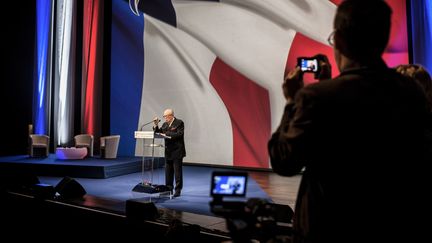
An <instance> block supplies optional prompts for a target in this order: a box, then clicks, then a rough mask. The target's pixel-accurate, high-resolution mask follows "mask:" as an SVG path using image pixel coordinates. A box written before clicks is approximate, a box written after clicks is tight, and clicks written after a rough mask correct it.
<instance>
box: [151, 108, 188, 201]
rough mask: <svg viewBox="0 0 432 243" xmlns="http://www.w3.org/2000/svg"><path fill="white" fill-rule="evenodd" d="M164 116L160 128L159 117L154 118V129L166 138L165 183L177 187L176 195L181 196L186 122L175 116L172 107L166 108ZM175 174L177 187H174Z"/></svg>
mask: <svg viewBox="0 0 432 243" xmlns="http://www.w3.org/2000/svg"><path fill="white" fill-rule="evenodd" d="M163 117H164V118H165V122H164V123H163V124H162V127H160V128H159V126H158V124H159V118H157V117H155V118H154V119H153V121H154V126H153V130H154V131H155V132H156V133H161V135H162V136H164V137H166V139H165V185H166V186H168V187H169V188H170V190H171V191H172V190H173V189H175V193H174V197H179V196H180V194H181V190H182V188H183V168H182V166H183V158H184V157H185V156H186V149H185V142H184V123H183V121H182V120H180V119H178V118H176V117H174V111H173V110H172V109H166V110H165V111H164V114H163ZM174 176H175V188H174V187H173V182H174Z"/></svg>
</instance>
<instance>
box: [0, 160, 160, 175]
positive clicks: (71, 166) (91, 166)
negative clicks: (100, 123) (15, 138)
mask: <svg viewBox="0 0 432 243" xmlns="http://www.w3.org/2000/svg"><path fill="white" fill-rule="evenodd" d="M147 159H148V158H146V160H147ZM163 163H164V161H163V158H155V162H154V166H155V168H159V167H161V166H163ZM0 169H1V170H13V171H20V172H31V173H34V174H36V175H47V176H59V177H60V176H70V177H80V178H98V179H102V178H110V177H115V176H120V175H127V174H130V173H135V172H140V171H141V170H142V158H141V157H118V158H116V159H101V158H99V157H90V158H84V159H67V160H64V159H58V158H57V157H56V155H55V154H49V156H48V157H30V156H28V155H17V156H6V157H0Z"/></svg>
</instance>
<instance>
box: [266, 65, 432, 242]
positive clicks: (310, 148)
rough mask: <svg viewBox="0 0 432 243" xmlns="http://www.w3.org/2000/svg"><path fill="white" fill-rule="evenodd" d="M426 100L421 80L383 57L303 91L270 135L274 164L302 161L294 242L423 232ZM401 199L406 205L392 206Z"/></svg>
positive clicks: (294, 169)
mask: <svg viewBox="0 0 432 243" xmlns="http://www.w3.org/2000/svg"><path fill="white" fill-rule="evenodd" d="M426 104H427V103H426V98H425V95H424V93H423V92H422V90H421V87H419V86H418V85H417V83H415V82H414V81H413V80H412V79H409V78H406V77H403V76H401V75H399V74H398V73H396V72H395V71H393V70H391V69H388V68H387V67H386V66H385V64H384V63H381V64H380V65H377V66H374V67H371V68H361V69H356V70H350V71H346V72H343V73H341V74H340V76H339V77H337V78H335V79H333V80H327V81H322V82H319V83H316V84H313V85H309V86H306V87H304V88H303V89H301V90H300V91H299V92H298V94H297V95H296V99H295V103H294V104H289V105H287V106H286V108H285V112H284V115H283V119H282V121H281V124H280V126H279V128H278V129H277V131H276V132H275V133H274V134H273V135H272V137H271V140H270V141H269V143H268V149H269V155H270V159H271V165H272V167H273V170H274V171H275V172H277V173H279V174H281V175H285V176H293V175H295V174H298V173H300V172H301V171H302V169H304V171H303V176H302V180H301V184H300V188H299V191H298V197H297V201H296V209H295V218H294V228H295V231H294V232H295V237H294V238H295V240H294V242H353V241H354V240H355V241H356V242H370V240H371V239H372V238H373V239H375V240H384V241H388V240H389V239H392V237H395V236H397V237H401V238H398V239H404V237H411V236H412V235H418V234H419V232H417V233H414V232H415V231H419V230H415V228H418V229H420V228H421V226H420V225H421V224H419V222H417V221H416V219H417V217H420V215H422V211H421V210H420V208H421V207H420V205H421V204H422V202H421V200H425V199H424V197H423V196H424V195H426V193H425V191H422V190H427V189H426V188H425V185H430V183H429V182H426V178H427V177H430V176H425V175H424V174H423V173H425V171H429V170H427V169H425V166H426V165H427V162H430V160H431V158H427V157H425V154H424V150H423V148H424V147H425V146H424V144H423V141H424V134H425V127H426V126H427V124H426V116H427V114H428V112H427V108H426V107H427V105H426ZM426 161H427V162H426ZM421 198H423V199H421ZM423 203H424V202H423ZM397 205H400V207H402V208H403V209H402V210H401V211H402V212H399V213H398V212H395V210H394V208H392V206H396V207H397ZM401 222H405V223H404V227H402V228H401V226H400V223H401ZM383 225H386V226H385V227H384V226H383ZM384 228H386V229H384ZM398 228H400V230H398ZM357 240H358V241H357ZM361 240H364V241H361ZM384 241H383V242H384ZM410 241H411V242H414V241H412V240H410Z"/></svg>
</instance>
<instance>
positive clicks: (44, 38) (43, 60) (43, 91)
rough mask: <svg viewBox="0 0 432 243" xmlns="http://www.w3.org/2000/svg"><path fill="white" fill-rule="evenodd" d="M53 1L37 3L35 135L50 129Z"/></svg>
mask: <svg viewBox="0 0 432 243" xmlns="http://www.w3.org/2000/svg"><path fill="white" fill-rule="evenodd" d="M50 21H51V0H37V3H36V52H37V53H36V64H37V66H36V68H37V70H36V73H37V75H36V89H35V91H34V92H35V97H36V99H35V102H34V104H33V109H34V114H35V116H34V119H35V120H34V122H35V126H34V127H35V133H37V134H47V127H48V112H49V110H48V108H49V106H48V99H49V96H48V94H49V90H48V78H49V77H48V75H49V73H48V70H49V68H48V60H49V56H48V53H49V52H48V51H49V40H50Z"/></svg>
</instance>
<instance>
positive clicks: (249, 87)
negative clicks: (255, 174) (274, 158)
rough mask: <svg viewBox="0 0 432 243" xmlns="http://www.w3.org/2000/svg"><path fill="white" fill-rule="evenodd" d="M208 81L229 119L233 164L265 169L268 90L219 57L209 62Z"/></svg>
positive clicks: (269, 124)
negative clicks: (210, 66)
mask: <svg viewBox="0 0 432 243" xmlns="http://www.w3.org/2000/svg"><path fill="white" fill-rule="evenodd" d="M210 82H211V84H212V85H213V87H214V88H215V89H216V91H217V92H218V94H219V96H220V97H221V99H222V101H223V102H224V104H225V106H226V107H227V110H228V113H229V115H230V118H231V123H232V129H233V150H234V151H233V154H234V158H233V165H234V166H241V167H258V168H269V158H268V153H267V141H268V139H269V137H270V132H271V123H270V119H271V118H270V101H269V94H268V91H267V90H266V89H264V88H262V87H261V86H259V85H257V84H255V83H254V82H252V81H251V80H249V79H248V78H246V77H245V76H243V75H242V74H240V73H239V72H237V71H236V70H234V69H233V68H231V67H230V66H228V65H227V64H225V63H224V62H223V61H221V60H220V59H219V58H217V59H216V60H215V62H214V63H213V66H212V69H211V71H210ZM221 152H222V153H223V151H221Z"/></svg>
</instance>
